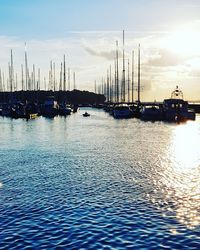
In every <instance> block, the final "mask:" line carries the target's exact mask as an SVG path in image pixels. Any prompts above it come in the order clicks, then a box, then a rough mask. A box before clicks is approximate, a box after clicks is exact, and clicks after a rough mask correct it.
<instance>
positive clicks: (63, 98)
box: [0, 90, 105, 105]
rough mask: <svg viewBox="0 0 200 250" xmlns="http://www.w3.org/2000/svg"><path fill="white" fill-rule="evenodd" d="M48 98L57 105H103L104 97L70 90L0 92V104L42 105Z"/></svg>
mask: <svg viewBox="0 0 200 250" xmlns="http://www.w3.org/2000/svg"><path fill="white" fill-rule="evenodd" d="M48 96H54V98H55V100H56V101H58V103H62V102H65V103H69V104H77V105H78V104H83V105H87V104H91V105H93V104H103V103H104V102H105V96H104V95H101V94H96V93H93V92H89V91H81V90H72V91H45V90H39V91H34V90H32V91H15V92H0V103H8V102H14V101H21V102H23V103H25V102H37V103H44V101H45V100H46V99H47V97H48Z"/></svg>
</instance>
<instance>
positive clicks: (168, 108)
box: [163, 86, 196, 122]
mask: <svg viewBox="0 0 200 250" xmlns="http://www.w3.org/2000/svg"><path fill="white" fill-rule="evenodd" d="M163 114H164V120H166V121H177V122H181V121H187V120H195V118H196V114H195V112H194V111H193V110H189V109H188V102H187V101H184V100H183V93H182V91H181V90H179V89H178V86H177V87H176V89H175V90H174V91H173V92H172V94H171V98H170V99H165V100H164V102H163Z"/></svg>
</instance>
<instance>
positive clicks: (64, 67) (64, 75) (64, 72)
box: [63, 55, 66, 91]
mask: <svg viewBox="0 0 200 250" xmlns="http://www.w3.org/2000/svg"><path fill="white" fill-rule="evenodd" d="M63 81H64V91H66V65H65V55H64V65H63Z"/></svg>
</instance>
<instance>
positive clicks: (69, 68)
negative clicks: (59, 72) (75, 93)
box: [68, 68, 70, 91]
mask: <svg viewBox="0 0 200 250" xmlns="http://www.w3.org/2000/svg"><path fill="white" fill-rule="evenodd" d="M68 90H69V91H70V68H68Z"/></svg>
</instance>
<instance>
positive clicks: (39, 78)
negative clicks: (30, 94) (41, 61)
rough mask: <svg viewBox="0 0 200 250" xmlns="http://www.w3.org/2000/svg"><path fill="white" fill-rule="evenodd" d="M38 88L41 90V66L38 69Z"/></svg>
mask: <svg viewBox="0 0 200 250" xmlns="http://www.w3.org/2000/svg"><path fill="white" fill-rule="evenodd" d="M37 90H40V68H39V69H38V81H37Z"/></svg>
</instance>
